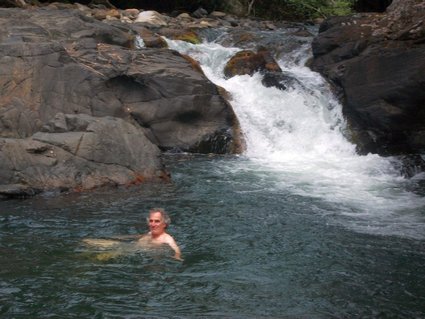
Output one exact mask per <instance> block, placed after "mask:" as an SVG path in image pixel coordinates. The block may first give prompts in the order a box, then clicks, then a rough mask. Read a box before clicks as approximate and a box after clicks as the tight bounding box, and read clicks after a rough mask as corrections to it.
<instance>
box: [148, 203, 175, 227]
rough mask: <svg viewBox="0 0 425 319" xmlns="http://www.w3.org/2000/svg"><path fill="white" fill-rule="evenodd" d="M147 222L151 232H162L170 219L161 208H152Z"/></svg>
mask: <svg viewBox="0 0 425 319" xmlns="http://www.w3.org/2000/svg"><path fill="white" fill-rule="evenodd" d="M147 223H148V226H149V229H150V231H151V232H163V231H165V229H166V228H167V227H168V226H169V225H170V223H171V219H170V217H169V216H168V214H167V213H166V212H165V210H164V209H163V208H152V209H151V210H149V217H148V218H147Z"/></svg>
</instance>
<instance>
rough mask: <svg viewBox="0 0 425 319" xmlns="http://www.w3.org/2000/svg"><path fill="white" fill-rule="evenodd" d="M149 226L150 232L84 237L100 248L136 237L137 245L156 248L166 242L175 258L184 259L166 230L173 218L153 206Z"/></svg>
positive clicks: (115, 245) (112, 246)
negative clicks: (107, 237)
mask: <svg viewBox="0 0 425 319" xmlns="http://www.w3.org/2000/svg"><path fill="white" fill-rule="evenodd" d="M146 221H147V223H148V226H149V232H148V233H147V234H144V235H124V236H116V237H114V238H115V239H119V240H110V239H84V240H83V242H84V243H86V244H88V245H91V246H97V247H100V248H116V247H117V245H119V244H120V240H122V239H128V238H135V239H137V242H136V245H140V246H141V247H145V248H156V247H159V246H162V245H164V244H166V245H168V246H169V247H171V248H172V249H173V251H174V258H175V259H177V260H180V261H182V260H183V259H182V258H181V251H180V248H179V246H178V245H177V243H176V241H175V240H174V238H173V237H172V236H171V235H170V234H168V233H167V232H166V229H167V227H168V225H170V223H171V219H170V217H169V216H168V214H167V213H166V212H165V210H164V209H162V208H152V209H151V210H150V211H149V216H148V217H147V218H146Z"/></svg>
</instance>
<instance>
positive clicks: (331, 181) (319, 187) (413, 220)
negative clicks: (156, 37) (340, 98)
mask: <svg viewBox="0 0 425 319" xmlns="http://www.w3.org/2000/svg"><path fill="white" fill-rule="evenodd" d="M167 41H168V44H169V46H170V47H171V48H172V49H175V50H177V51H179V52H182V53H185V54H188V55H190V56H192V57H193V58H195V59H196V60H197V61H199V62H200V63H201V66H202V68H203V70H204V72H205V74H206V76H207V77H208V78H209V79H210V80H211V81H213V82H214V83H215V84H217V85H220V86H222V87H224V88H225V89H226V90H227V91H228V92H230V93H231V95H232V97H233V100H232V101H231V104H232V106H233V108H234V110H235V112H236V114H237V116H238V118H239V121H240V124H241V127H242V131H243V132H244V135H245V139H246V142H247V150H246V153H245V154H244V156H246V157H247V158H248V159H249V161H248V164H246V166H244V167H243V168H238V169H245V170H252V171H254V172H255V171H257V172H258V174H260V172H261V174H268V176H270V186H271V187H273V189H274V191H276V190H279V189H281V190H283V189H285V190H290V191H291V192H293V193H296V194H299V195H303V196H309V197H313V198H317V199H319V200H324V201H326V202H328V203H329V204H330V205H332V207H333V208H334V210H333V212H332V213H331V214H332V215H333V217H332V220H333V222H335V223H342V224H343V225H344V226H345V227H351V228H352V229H355V230H356V231H362V232H372V233H378V234H385V235H398V236H407V237H413V238H424V237H425V217H424V216H423V214H421V211H425V199H424V198H423V197H421V196H418V195H416V194H414V193H412V192H409V191H407V190H406V186H407V185H408V184H409V183H410V182H411V181H408V180H406V179H404V178H403V177H402V176H400V174H399V173H398V172H397V171H396V170H395V169H394V168H393V165H391V160H390V159H387V158H382V157H379V156H377V155H368V156H359V155H357V154H356V152H355V146H354V145H353V144H351V143H350V142H349V141H348V140H347V139H346V138H345V137H344V135H343V132H344V129H345V122H344V119H343V117H342V113H341V106H340V105H339V103H338V102H337V101H336V100H335V98H334V97H333V95H332V93H331V91H330V88H329V86H328V84H327V83H326V81H325V80H324V79H323V78H322V77H321V76H320V75H319V74H317V73H314V72H312V71H311V70H310V69H309V68H307V67H305V66H304V64H305V61H306V60H307V59H308V57H309V56H310V54H311V53H310V49H309V48H310V45H309V44H306V45H305V46H304V47H302V48H301V49H300V50H297V52H293V53H292V54H291V56H286V57H285V58H284V60H285V61H283V60H281V61H278V62H279V65H280V66H281V68H282V69H283V70H284V71H285V72H287V73H289V74H291V75H293V76H294V77H295V78H297V79H298V80H299V84H297V85H295V86H294V87H291V88H288V89H287V90H285V91H282V90H278V89H276V88H266V87H264V86H263V85H262V84H261V75H260V74H255V75H254V76H248V75H245V76H235V77H233V78H231V79H227V80H226V79H225V78H224V75H223V69H224V66H225V64H226V62H227V61H228V59H229V58H230V57H231V56H232V55H234V54H235V53H236V52H237V51H240V50H241V49H239V48H226V47H223V46H221V45H219V44H217V43H203V44H201V45H192V44H189V43H186V42H181V41H169V40H167ZM419 178H420V177H419ZM312 210H314V208H312ZM325 213H326V214H330V213H329V212H325Z"/></svg>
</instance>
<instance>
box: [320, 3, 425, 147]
mask: <svg viewBox="0 0 425 319" xmlns="http://www.w3.org/2000/svg"><path fill="white" fill-rule="evenodd" d="M424 16H425V2H424V1H393V3H392V4H391V5H390V6H389V7H388V8H387V10H386V12H385V13H383V14H376V13H374V14H359V15H356V16H353V17H339V18H332V19H330V20H327V21H325V22H324V24H322V25H321V28H320V33H319V35H318V36H317V38H316V39H315V40H314V42H313V53H314V61H313V63H312V67H313V68H314V69H315V70H318V71H319V72H321V73H322V74H323V75H324V76H325V77H327V78H328V79H329V80H330V81H331V82H332V83H333V84H334V85H335V87H336V88H337V89H338V91H339V93H340V95H341V97H342V99H343V102H344V108H343V112H344V115H345V116H346V118H347V119H348V121H349V123H350V125H351V133H352V138H353V141H354V142H355V143H356V144H357V145H358V150H359V152H360V153H369V152H371V153H378V154H380V155H400V154H421V153H422V154H423V153H424V152H425V108H424V107H425V90H424V88H425V77H424V74H425V24H424V21H423V17H424Z"/></svg>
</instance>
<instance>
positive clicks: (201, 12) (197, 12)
mask: <svg viewBox="0 0 425 319" xmlns="http://www.w3.org/2000/svg"><path fill="white" fill-rule="evenodd" d="M207 15H208V11H207V10H205V9H204V8H202V7H200V8H198V9H196V10H195V11H194V12H192V17H194V18H197V19H201V18H205V17H206V16H207Z"/></svg>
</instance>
